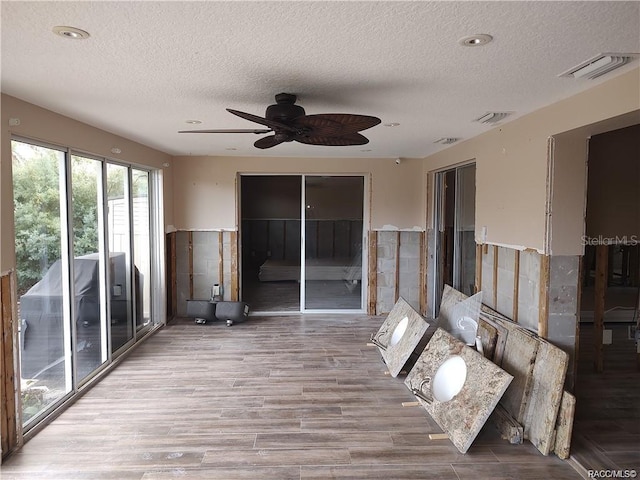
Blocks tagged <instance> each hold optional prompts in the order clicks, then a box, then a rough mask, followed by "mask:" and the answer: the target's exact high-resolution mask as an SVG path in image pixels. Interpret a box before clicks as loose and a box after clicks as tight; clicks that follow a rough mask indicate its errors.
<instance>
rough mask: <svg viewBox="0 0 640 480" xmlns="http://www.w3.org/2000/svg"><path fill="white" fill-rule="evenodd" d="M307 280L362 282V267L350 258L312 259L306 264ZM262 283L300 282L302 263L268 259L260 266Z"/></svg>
mask: <svg viewBox="0 0 640 480" xmlns="http://www.w3.org/2000/svg"><path fill="white" fill-rule="evenodd" d="M305 277H306V279H307V280H360V279H361V278H362V267H361V266H360V265H354V264H353V260H352V259H349V258H342V259H341V258H311V259H308V260H306V263H305ZM258 278H259V279H260V281H261V282H283V281H300V263H299V262H298V261H291V260H273V259H268V260H267V261H266V262H264V263H263V264H262V265H261V266H260V271H259V272H258Z"/></svg>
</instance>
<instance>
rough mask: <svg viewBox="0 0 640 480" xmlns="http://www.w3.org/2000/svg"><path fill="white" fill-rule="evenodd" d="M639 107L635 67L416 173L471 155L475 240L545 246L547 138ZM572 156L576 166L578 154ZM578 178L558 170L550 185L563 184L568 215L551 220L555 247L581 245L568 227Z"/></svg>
mask: <svg viewBox="0 0 640 480" xmlns="http://www.w3.org/2000/svg"><path fill="white" fill-rule="evenodd" d="M558 81H566V80H560V79H559V80H558ZM639 108H640V69H637V68H636V69H635V70H632V71H630V72H628V73H625V74H624V75H620V76H618V77H615V78H613V79H611V80H609V81H607V82H604V83H601V84H599V85H597V86H595V87H593V88H591V89H589V90H586V91H584V92H582V93H580V94H578V95H575V96H573V97H570V98H567V99H565V100H562V101H559V102H557V103H554V104H552V105H549V106H547V107H544V108H542V109H540V110H537V111H535V112H533V113H531V114H528V115H525V116H523V117H521V118H519V119H516V120H514V121H512V122H509V123H506V124H504V125H502V126H496V127H494V128H492V129H491V130H489V131H488V132H487V133H485V134H483V135H480V136H478V137H475V138H472V139H470V140H468V141H465V142H462V143H460V144H458V145H454V146H452V147H450V148H447V149H445V150H443V151H441V152H438V153H436V154H434V155H432V156H430V157H427V158H426V159H425V161H424V174H425V175H429V174H430V172H432V171H434V170H438V169H442V168H445V167H447V166H451V165H454V164H458V163H461V162H466V161H469V160H472V159H475V161H476V165H477V171H476V241H478V242H483V240H484V242H486V243H492V244H497V245H504V246H512V247H514V248H518V249H524V248H533V249H536V250H538V251H539V252H544V253H549V252H550V251H551V250H552V248H551V247H552V245H547V211H546V210H547V172H548V165H549V163H548V161H549V160H548V154H547V150H548V148H547V144H548V139H549V138H550V137H551V136H554V135H557V134H560V133H562V132H567V131H569V130H573V129H576V128H578V127H582V126H585V125H590V124H595V123H597V122H600V121H602V120H604V119H609V118H613V117H617V116H620V115H623V114H627V113H630V112H633V111H635V110H638V109H639ZM574 160H575V161H576V162H580V161H581V162H582V165H583V167H584V159H583V158H582V159H574ZM574 167H575V165H574ZM584 186H585V183H584V175H582V178H580V176H579V175H578V176H575V177H574V176H572V175H564V176H563V175H559V176H558V178H556V179H555V182H554V185H553V188H554V191H558V190H562V191H564V192H565V195H561V197H563V198H564V201H566V202H568V203H567V208H565V212H564V213H563V216H564V218H569V219H573V220H574V221H573V223H572V225H571V228H565V227H564V226H562V225H560V224H557V225H556V226H557V228H556V229H555V231H554V233H553V243H555V242H558V245H559V246H561V247H562V248H559V249H558V252H560V251H561V253H562V254H576V255H579V254H580V253H581V251H582V245H581V241H580V237H581V235H582V233H580V234H579V235H576V232H575V230H576V227H575V225H577V224H580V225H581V224H582V217H583V215H584V192H585V190H584ZM576 218H577V219H578V220H577V222H576V221H575V219H576ZM483 226H486V227H487V236H486V239H482V238H479V236H480V232H481V230H482V227H483ZM554 253H555V252H554Z"/></svg>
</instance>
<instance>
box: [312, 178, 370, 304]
mask: <svg viewBox="0 0 640 480" xmlns="http://www.w3.org/2000/svg"><path fill="white" fill-rule="evenodd" d="M303 211H304V244H305V249H304V250H305V255H304V262H303V266H302V273H303V277H302V278H303V285H302V289H303V292H302V298H303V300H304V302H303V305H304V307H303V309H304V310H360V309H362V228H363V212H364V178H363V177H362V176H352V177H351V176H344V177H342V176H341V177H327V176H305V177H304V208H303Z"/></svg>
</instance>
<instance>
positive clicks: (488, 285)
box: [482, 245, 497, 310]
mask: <svg viewBox="0 0 640 480" xmlns="http://www.w3.org/2000/svg"><path fill="white" fill-rule="evenodd" d="M496 252H497V248H496V247H494V246H493V245H484V246H483V248H482V303H484V304H485V305H487V306H489V307H491V308H493V309H494V310H496V304H495V299H496V291H495V284H496V280H495V278H496V273H497V271H496V269H495V268H494V264H495V262H496V261H497V259H496V258H495V254H496Z"/></svg>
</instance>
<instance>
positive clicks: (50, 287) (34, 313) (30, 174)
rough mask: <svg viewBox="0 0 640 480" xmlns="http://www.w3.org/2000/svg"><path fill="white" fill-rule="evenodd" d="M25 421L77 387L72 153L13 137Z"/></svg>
mask: <svg viewBox="0 0 640 480" xmlns="http://www.w3.org/2000/svg"><path fill="white" fill-rule="evenodd" d="M11 147H12V159H13V164H12V169H13V198H14V208H15V239H16V270H17V278H18V298H19V300H18V318H19V319H20V324H19V330H20V370H21V384H22V408H23V417H22V418H23V422H24V423H29V422H30V421H31V420H32V419H33V418H35V417H38V416H39V415H41V414H42V413H43V412H45V411H46V410H48V409H49V408H51V407H52V406H54V405H55V404H57V403H58V402H59V401H60V400H61V399H62V398H64V397H65V396H66V395H67V394H68V393H69V392H71V389H72V364H71V303H70V300H69V299H70V298H71V297H70V282H69V278H70V264H69V255H68V253H67V252H68V236H69V231H68V227H67V215H66V212H67V196H66V193H65V192H66V168H65V152H64V151H61V150H57V149H55V148H49V147H44V146H37V145H30V144H27V143H22V142H16V141H12V142H11Z"/></svg>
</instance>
